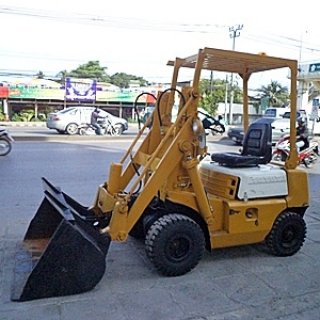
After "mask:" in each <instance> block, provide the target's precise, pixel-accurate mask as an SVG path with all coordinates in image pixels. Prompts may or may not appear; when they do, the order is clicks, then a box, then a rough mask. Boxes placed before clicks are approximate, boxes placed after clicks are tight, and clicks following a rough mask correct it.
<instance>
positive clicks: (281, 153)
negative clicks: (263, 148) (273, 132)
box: [272, 134, 319, 168]
mask: <svg viewBox="0 0 320 320" xmlns="http://www.w3.org/2000/svg"><path fill="white" fill-rule="evenodd" d="M296 145H297V149H298V158H299V163H300V164H304V165H305V167H306V168H308V167H310V166H311V165H312V164H314V163H315V162H316V161H317V160H318V157H319V146H318V143H317V142H316V141H310V143H309V146H308V147H307V148H305V149H303V146H304V142H303V141H297V143H296ZM289 152H290V135H289V134H285V135H283V136H282V137H281V138H280V139H279V141H278V142H277V143H276V145H275V149H274V151H273V153H272V160H275V161H286V160H287V158H288V156H289Z"/></svg>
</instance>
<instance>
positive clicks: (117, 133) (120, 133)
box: [113, 124, 123, 136]
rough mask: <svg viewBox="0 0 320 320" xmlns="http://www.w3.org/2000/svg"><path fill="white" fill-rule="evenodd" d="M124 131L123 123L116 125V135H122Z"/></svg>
mask: <svg viewBox="0 0 320 320" xmlns="http://www.w3.org/2000/svg"><path fill="white" fill-rule="evenodd" d="M122 133H123V126H122V124H116V125H114V134H113V135H115V136H121V135H122Z"/></svg>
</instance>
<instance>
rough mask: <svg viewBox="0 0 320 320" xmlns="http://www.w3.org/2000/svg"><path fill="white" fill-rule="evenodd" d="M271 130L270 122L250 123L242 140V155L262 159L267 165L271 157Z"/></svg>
mask: <svg viewBox="0 0 320 320" xmlns="http://www.w3.org/2000/svg"><path fill="white" fill-rule="evenodd" d="M271 139H272V128H271V124H270V122H267V121H266V122H263V121H260V122H259V123H252V124H251V125H250V126H249V128H248V130H247V132H246V134H245V136H244V139H243V146H242V147H243V148H242V153H241V154H242V155H244V156H256V157H262V158H263V163H268V162H269V161H270V160H271V155H272V142H271Z"/></svg>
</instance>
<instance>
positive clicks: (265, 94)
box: [258, 81, 289, 107]
mask: <svg viewBox="0 0 320 320" xmlns="http://www.w3.org/2000/svg"><path fill="white" fill-rule="evenodd" d="M258 91H259V92H260V93H261V98H268V99H269V107H270V106H272V107H281V106H283V105H286V104H287V102H288V98H289V92H288V88H287V87H284V86H282V85H281V84H280V83H279V82H277V81H271V83H270V84H269V85H268V86H262V87H261V88H260V89H258Z"/></svg>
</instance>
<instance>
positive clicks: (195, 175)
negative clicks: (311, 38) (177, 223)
mask: <svg viewBox="0 0 320 320" xmlns="http://www.w3.org/2000/svg"><path fill="white" fill-rule="evenodd" d="M168 64H169V65H172V66H174V70H173V76H172V86H171V89H169V91H167V92H164V94H160V95H159V96H158V101H157V103H156V109H155V111H154V115H153V119H152V127H151V129H150V131H149V132H148V133H147V135H146V136H145V138H144V140H143V142H142V143H141V145H139V146H138V140H139V138H141V137H142V134H143V132H144V130H146V126H144V127H143V128H142V130H141V131H140V132H139V135H138V137H137V138H136V139H135V140H134V141H133V143H132V145H131V146H130V147H129V149H128V151H127V152H126V153H125V155H124V157H123V158H122V159H121V161H120V163H119V164H113V165H112V166H111V169H110V175H109V179H108V181H107V182H106V183H105V184H104V185H103V186H101V187H100V188H99V190H98V194H97V199H96V201H95V206H94V210H95V209H97V208H98V209H99V210H97V211H99V212H100V213H101V212H102V213H103V214H105V215H111V221H110V224H109V226H108V227H107V228H105V229H104V230H103V232H108V233H109V234H110V236H111V239H112V240H118V241H124V240H125V239H126V238H127V236H128V233H129V232H130V230H131V229H132V228H133V226H134V225H135V224H136V222H137V221H138V219H139V218H140V217H141V215H142V214H143V212H144V210H145V209H146V208H147V207H148V205H149V204H150V203H151V201H152V200H153V198H154V197H158V198H160V199H161V200H163V201H167V200H169V201H171V202H173V203H176V204H181V205H184V206H186V207H189V208H190V209H192V210H193V212H194V213H195V214H198V215H199V216H200V217H201V219H202V220H203V221H204V223H205V224H206V225H207V229H208V235H209V238H210V241H211V247H212V248H219V247H225V246H233V245H241V244H248V243H255V242H260V241H263V240H264V238H265V236H266V234H267V233H268V232H269V231H270V229H271V226H272V224H273V222H274V220H275V219H276V217H277V216H278V215H279V214H280V213H281V212H282V211H283V210H285V209H287V208H288V207H290V206H291V207H295V206H296V207H299V206H307V205H308V188H307V186H308V183H307V175H306V173H301V172H300V171H298V170H295V168H296V166H297V150H296V149H295V147H293V148H292V151H291V154H290V156H289V159H288V160H287V162H286V172H287V176H288V183H289V194H288V196H287V197H282V198H271V199H265V200H249V201H244V200H242V201H240V200H237V196H236V192H237V188H238V185H239V178H238V177H237V176H230V175H227V174H222V173H217V172H210V171H208V170H205V169H201V170H200V171H199V170H198V169H197V166H198V163H199V162H200V161H201V159H202V158H204V157H205V155H206V152H207V149H206V146H204V145H203V142H204V141H203V136H202V133H203V128H202V129H200V130H199V128H198V127H199V120H198V118H197V109H198V104H199V99H200V94H199V83H200V79H201V71H202V70H203V69H206V70H215V71H223V72H232V73H238V74H239V75H240V77H241V78H242V80H243V110H244V127H245V128H246V127H247V126H248V81H249V79H250V76H251V74H253V73H256V72H262V71H266V70H274V69H279V68H289V70H290V76H291V96H290V99H291V111H292V112H291V113H292V114H293V115H294V116H293V118H292V119H291V125H292V124H295V121H296V119H295V114H296V112H295V111H296V74H297V61H296V60H289V59H282V58H276V57H269V56H266V55H259V54H249V53H242V52H236V51H228V50H220V49H213V48H204V49H200V50H199V52H198V54H196V55H192V56H190V57H187V58H184V59H181V58H177V59H176V60H175V61H174V62H172V61H170V62H169V63H168ZM181 68H193V69H194V77H193V81H192V86H191V87H186V88H183V90H182V92H178V93H179V96H180V102H179V112H178V116H177V119H176V120H175V122H174V123H173V122H172V120H171V111H172V107H173V104H174V103H176V102H175V101H174V99H175V97H176V95H177V83H178V80H177V79H178V74H179V70H180V69H181ZM181 96H182V97H183V99H182V98H181ZM291 135H292V137H291V139H292V141H293V139H295V129H291ZM292 141H291V145H293V146H295V144H294V143H292ZM297 179H298V180H297ZM296 181H299V186H298V185H297V184H295V183H296ZM300 181H302V182H301V183H302V185H301V184H300ZM301 186H302V187H303V188H304V189H303V190H301ZM298 187H299V190H298ZM138 189H139V190H140V192H139V194H138V195H135V193H136V190H138ZM133 196H135V198H134V199H135V200H134V202H133V203H130V201H131V199H132V197H133ZM129 203H130V205H129Z"/></svg>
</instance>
